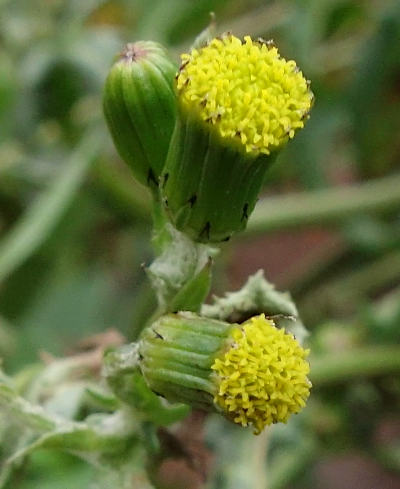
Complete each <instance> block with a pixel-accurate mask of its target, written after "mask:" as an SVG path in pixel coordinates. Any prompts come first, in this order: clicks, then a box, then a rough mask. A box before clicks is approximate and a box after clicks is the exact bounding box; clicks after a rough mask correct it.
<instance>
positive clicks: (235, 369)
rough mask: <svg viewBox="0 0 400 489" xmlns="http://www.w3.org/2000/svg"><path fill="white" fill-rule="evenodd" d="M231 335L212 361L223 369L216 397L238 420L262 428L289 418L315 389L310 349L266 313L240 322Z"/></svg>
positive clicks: (237, 421) (302, 405) (215, 365)
mask: <svg viewBox="0 0 400 489" xmlns="http://www.w3.org/2000/svg"><path fill="white" fill-rule="evenodd" d="M231 338H232V340H233V342H232V344H231V346H230V348H229V349H228V351H226V352H225V353H224V354H223V355H222V356H220V357H218V358H216V360H215V361H214V364H213V365H212V367H211V368H212V369H213V370H214V371H215V373H216V374H217V388H218V391H217V393H216V395H215V398H214V402H215V403H216V404H217V405H218V406H219V407H221V408H222V409H223V410H224V411H225V412H226V414H227V415H228V416H229V417H231V418H232V419H233V421H235V422H236V423H239V424H241V425H242V426H247V425H248V424H253V426H254V428H255V432H256V433H260V432H261V431H262V429H263V428H264V427H265V426H266V425H270V424H272V423H277V422H279V421H280V422H284V423H285V422H286V421H287V420H288V418H289V416H290V415H291V414H294V413H298V412H299V411H300V410H301V409H302V408H303V407H304V405H305V401H306V399H307V398H308V396H309V394H310V387H311V383H310V381H309V380H308V378H307V374H308V373H309V370H310V369H309V364H308V362H307V360H306V358H307V356H308V353H309V351H308V350H304V349H303V348H302V347H301V346H300V345H299V343H298V342H297V341H296V340H295V338H294V337H293V336H292V335H290V334H287V333H285V331H284V330H283V329H278V328H276V327H275V326H274V323H273V322H272V321H271V320H269V319H266V318H265V316H264V315H260V316H256V317H253V318H251V319H250V320H249V321H248V322H246V323H244V324H243V325H242V326H240V327H237V328H234V329H233V331H232V332H231Z"/></svg>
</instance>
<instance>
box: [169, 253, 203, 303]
mask: <svg viewBox="0 0 400 489" xmlns="http://www.w3.org/2000/svg"><path fill="white" fill-rule="evenodd" d="M211 266H212V259H211V258H209V260H208V262H207V263H206V264H205V265H204V267H203V268H202V269H201V270H200V272H199V273H198V274H196V275H195V276H194V277H193V278H192V279H191V280H189V281H188V282H187V283H186V284H185V285H184V286H183V287H182V288H181V289H180V290H179V291H178V293H177V294H176V296H175V297H174V298H173V299H172V301H171V303H170V305H169V308H168V309H169V310H170V311H172V312H177V311H192V312H198V311H199V310H200V307H201V305H202V304H203V302H204V301H205V299H206V297H207V295H208V292H209V290H210V285H211Z"/></svg>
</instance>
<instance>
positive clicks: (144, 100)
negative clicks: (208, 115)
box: [103, 41, 176, 188]
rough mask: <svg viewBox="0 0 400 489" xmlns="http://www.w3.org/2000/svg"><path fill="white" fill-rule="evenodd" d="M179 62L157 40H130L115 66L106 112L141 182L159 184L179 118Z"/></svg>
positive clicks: (108, 85) (122, 153) (114, 135)
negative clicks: (176, 83)
mask: <svg viewBox="0 0 400 489" xmlns="http://www.w3.org/2000/svg"><path fill="white" fill-rule="evenodd" d="M175 73H176V66H175V64H174V63H173V62H172V61H171V60H170V59H169V58H168V55H167V53H166V51H165V49H164V48H163V47H162V46H161V45H160V44H158V43H154V42H150V41H141V42H136V43H134V44H128V45H127V46H126V48H125V49H124V50H123V51H122V53H121V55H120V57H119V59H118V60H117V61H116V63H115V64H114V65H113V67H112V68H111V70H110V72H109V75H108V77H107V80H106V84H105V89H104V94H103V108H104V114H105V117H106V120H107V123H108V128H109V130H110V133H111V136H112V138H113V141H114V144H115V146H116V148H117V150H118V152H119V154H120V156H121V158H122V159H123V160H124V161H125V162H126V163H127V164H128V165H129V167H130V168H131V169H132V171H133V174H134V176H135V178H136V179H137V180H138V181H139V182H141V183H142V184H145V185H148V186H150V187H152V188H156V187H157V185H158V178H159V175H160V173H161V170H162V168H163V166H164V163H165V158H166V155H167V152H168V147H169V142H170V139H171V135H172V132H173V128H174V124H175V118H176V102H175V94H174V90H173V81H174V77H175Z"/></svg>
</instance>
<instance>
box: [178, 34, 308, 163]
mask: <svg viewBox="0 0 400 489" xmlns="http://www.w3.org/2000/svg"><path fill="white" fill-rule="evenodd" d="M182 61H183V64H182V66H181V69H180V72H179V74H178V78H177V88H178V93H179V94H180V100H181V101H182V103H183V104H184V105H185V106H187V107H189V108H191V109H193V108H196V109H197V110H198V111H199V114H200V116H201V118H202V119H203V120H205V121H207V122H210V123H211V124H213V125H214V126H215V128H216V129H217V130H218V132H219V134H220V135H221V136H222V137H223V138H231V139H235V140H239V141H241V143H242V145H243V146H244V148H245V149H246V152H248V153H250V152H253V153H264V154H270V152H271V151H273V150H275V149H277V148H279V147H280V146H282V144H284V143H285V142H287V140H288V139H289V138H292V137H293V136H294V134H295V131H296V130H297V129H300V128H302V127H304V121H305V119H307V118H308V112H309V110H310V108H311V105H312V101H313V94H312V92H311V91H310V89H309V86H308V85H309V84H308V82H307V80H306V79H305V78H304V76H303V74H302V73H301V71H300V70H299V69H298V68H297V66H296V63H295V62H294V61H286V60H285V59H284V58H281V57H280V55H279V53H278V50H277V49H276V47H274V46H272V45H270V43H267V42H263V41H252V40H251V38H250V37H248V36H247V37H245V38H244V42H242V41H241V40H240V39H238V38H237V37H235V36H232V35H225V36H224V37H222V38H221V39H213V40H212V41H211V42H210V43H209V44H208V45H207V46H205V47H203V48H201V49H198V50H197V49H194V50H193V51H192V52H191V53H190V54H183V55H182Z"/></svg>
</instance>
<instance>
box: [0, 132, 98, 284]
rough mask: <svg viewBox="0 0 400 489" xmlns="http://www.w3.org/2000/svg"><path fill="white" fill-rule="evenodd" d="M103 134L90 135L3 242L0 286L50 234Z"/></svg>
mask: <svg viewBox="0 0 400 489" xmlns="http://www.w3.org/2000/svg"><path fill="white" fill-rule="evenodd" d="M100 143H101V134H100V133H99V132H98V131H93V130H92V131H89V132H88V133H87V134H86V135H85V136H83V138H82V140H81V142H80V144H79V146H78V147H77V148H76V149H75V151H74V152H73V153H72V154H71V157H70V159H69V161H68V162H67V163H66V164H65V169H64V171H63V172H62V173H61V174H60V175H59V176H58V177H57V178H56V180H55V181H54V182H53V184H52V185H51V187H50V188H49V189H48V190H46V191H45V192H44V193H43V194H42V195H41V196H40V197H39V198H38V199H37V200H36V202H34V203H33V204H32V206H31V207H30V208H29V209H27V211H26V212H25V214H24V215H23V216H22V218H21V219H20V220H19V222H18V223H17V224H16V225H15V227H14V228H13V229H11V231H10V232H9V233H8V234H7V235H6V236H5V237H4V238H3V240H2V241H1V242H0V282H1V281H3V280H5V279H6V278H7V277H8V275H10V274H11V273H12V272H13V271H14V270H15V269H16V268H18V267H19V266H20V265H21V264H22V263H23V262H24V261H25V260H26V259H27V258H28V257H29V256H30V255H31V254H32V253H34V252H35V251H36V250H37V249H38V248H39V246H40V245H41V244H42V243H43V242H44V241H45V240H46V238H47V237H48V236H49V235H50V234H51V232H52V230H53V229H54V227H55V225H56V224H57V222H58V221H59V220H60V218H61V216H62V215H63V213H64V211H65V210H66V208H67V207H68V205H69V204H70V203H71V201H72V199H73V197H74V195H75V193H76V191H77V189H78V188H79V186H80V184H81V183H82V181H83V180H84V178H85V175H86V173H87V170H88V168H89V166H90V163H91V162H92V161H93V159H94V157H95V156H96V154H97V153H98V151H99V148H100Z"/></svg>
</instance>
